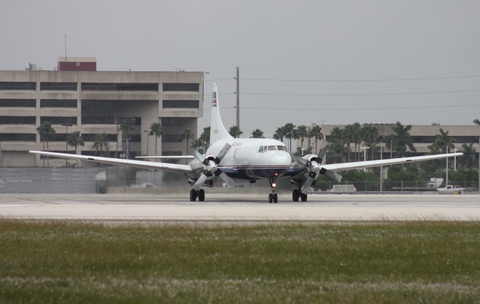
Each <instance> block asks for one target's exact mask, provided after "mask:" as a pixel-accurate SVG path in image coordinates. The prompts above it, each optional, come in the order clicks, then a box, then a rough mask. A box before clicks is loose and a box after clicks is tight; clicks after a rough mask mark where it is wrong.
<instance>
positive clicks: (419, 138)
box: [297, 124, 480, 158]
mask: <svg viewBox="0 0 480 304" xmlns="http://www.w3.org/2000/svg"><path fill="white" fill-rule="evenodd" d="M372 125H373V126H375V127H376V128H377V130H378V135H379V138H380V140H381V141H382V142H381V145H382V150H383V154H384V157H386V158H390V155H391V154H393V155H392V156H393V157H396V156H395V153H394V152H393V153H392V151H391V149H390V144H391V143H389V142H386V138H387V137H388V136H390V135H392V133H393V131H392V126H394V124H372ZM336 127H337V128H339V129H342V130H343V129H344V128H345V125H321V128H322V134H323V136H324V138H325V139H326V140H327V141H331V138H330V134H331V133H332V130H333V129H334V128H336ZM440 129H443V131H445V132H446V131H448V135H449V136H450V137H453V138H455V140H456V141H455V143H454V145H455V148H456V149H457V150H458V151H459V152H461V151H462V144H470V143H473V148H475V149H476V151H477V152H478V151H480V146H479V137H480V126H478V125H412V128H411V130H410V131H409V134H410V136H411V139H412V142H413V145H414V146H415V149H416V150H417V151H416V152H415V153H413V155H417V156H420V155H425V154H429V153H430V149H429V148H428V146H430V145H431V144H433V143H434V142H435V138H436V135H437V134H440ZM309 145H310V146H311V147H312V151H314V150H315V140H314V139H313V140H312V139H311V140H310V141H308V140H304V144H303V148H304V149H305V150H306V149H308V147H309ZM318 145H319V143H318ZM362 145H363V142H362ZM297 148H302V147H300V141H299V140H297ZM350 149H351V150H352V151H353V150H354V144H353V143H351V145H350ZM357 150H358V147H357ZM360 151H361V150H360ZM362 153H363V152H362Z"/></svg>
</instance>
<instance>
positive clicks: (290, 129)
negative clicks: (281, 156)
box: [283, 122, 295, 152]
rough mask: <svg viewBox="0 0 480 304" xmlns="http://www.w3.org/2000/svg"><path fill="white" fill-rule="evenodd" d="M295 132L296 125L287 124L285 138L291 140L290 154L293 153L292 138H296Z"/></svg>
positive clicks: (284, 130) (284, 129)
mask: <svg viewBox="0 0 480 304" xmlns="http://www.w3.org/2000/svg"><path fill="white" fill-rule="evenodd" d="M294 130H295V125H294V124H292V123H291V122H289V123H287V124H285V125H284V126H283V132H284V136H285V137H286V138H288V139H289V150H288V151H290V152H291V151H292V138H294V137H295V133H294Z"/></svg>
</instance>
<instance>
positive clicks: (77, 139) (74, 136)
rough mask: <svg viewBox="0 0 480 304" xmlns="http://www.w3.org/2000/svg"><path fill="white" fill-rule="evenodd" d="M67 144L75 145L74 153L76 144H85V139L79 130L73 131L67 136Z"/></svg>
mask: <svg viewBox="0 0 480 304" xmlns="http://www.w3.org/2000/svg"><path fill="white" fill-rule="evenodd" d="M67 144H68V145H69V146H72V147H75V154H77V147H78V146H85V141H84V140H83V137H82V135H81V134H80V131H75V132H72V133H70V134H68V136H67Z"/></svg>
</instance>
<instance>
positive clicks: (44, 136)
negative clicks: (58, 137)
mask: <svg viewBox="0 0 480 304" xmlns="http://www.w3.org/2000/svg"><path fill="white" fill-rule="evenodd" d="M37 131H38V133H39V134H40V140H42V142H43V150H45V142H46V143H47V151H48V139H49V138H50V136H52V135H53V134H55V130H54V129H53V127H52V124H51V123H50V122H49V121H44V122H43V123H42V124H41V125H40V126H39V127H38V128H37ZM48 159H49V158H48V156H47V160H48ZM43 166H44V167H45V158H44V159H43Z"/></svg>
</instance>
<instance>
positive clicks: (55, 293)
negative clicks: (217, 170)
mask: <svg viewBox="0 0 480 304" xmlns="http://www.w3.org/2000/svg"><path fill="white" fill-rule="evenodd" d="M0 302H1V303H8V302H15V303H29V302H32V303H42V302H52V303H65V302H68V303H98V302H115V303H132V302H136V303H145V302H147V303H148V302H151V303H208V302H210V303H212V302H213V303H225V302H228V303H243V302H256V303H290V302H295V303H312V302H327V303H480V224H478V223H462V222H408V223H391V222H384V223H378V224H305V225H296V224H265V225H231V226H228V225H214V226H212V225H210V226H206V225H205V226H202V225H186V224H185V225H182V224H178V225H148V226H145V225H143V226H142V225H121V226H104V225H98V224H89V223H59V222H31V223H27V222H21V221H8V220H0Z"/></svg>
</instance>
